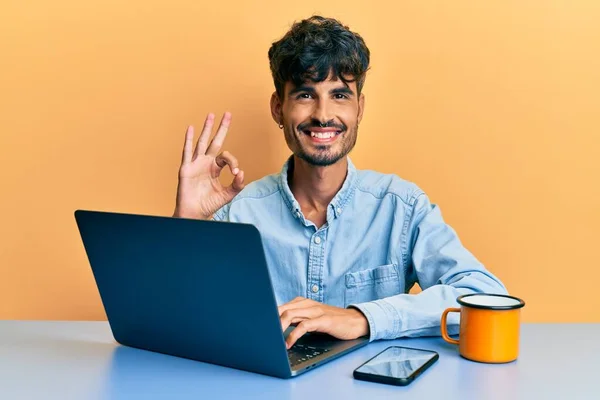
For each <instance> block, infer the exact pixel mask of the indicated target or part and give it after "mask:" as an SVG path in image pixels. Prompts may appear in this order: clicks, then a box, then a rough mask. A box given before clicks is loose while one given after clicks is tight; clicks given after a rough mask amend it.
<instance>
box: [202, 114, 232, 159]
mask: <svg viewBox="0 0 600 400" xmlns="http://www.w3.org/2000/svg"><path fill="white" fill-rule="evenodd" d="M230 123H231V113H229V112H226V113H225V114H223V118H222V119H221V124H220V125H219V130H217V133H216V134H215V137H214V138H213V140H212V141H211V142H210V146H208V150H207V151H206V154H208V155H212V156H214V155H217V154H218V153H219V151H220V150H221V146H222V145H223V142H224V141H225V136H227V130H228V129H229V125H230Z"/></svg>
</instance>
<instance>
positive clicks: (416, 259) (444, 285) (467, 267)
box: [349, 194, 507, 340]
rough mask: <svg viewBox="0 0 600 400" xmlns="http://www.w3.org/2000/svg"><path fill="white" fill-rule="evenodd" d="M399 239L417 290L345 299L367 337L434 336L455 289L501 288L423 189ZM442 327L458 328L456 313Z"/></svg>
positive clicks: (452, 303) (463, 291)
mask: <svg viewBox="0 0 600 400" xmlns="http://www.w3.org/2000/svg"><path fill="white" fill-rule="evenodd" d="M404 240H406V243H402V245H403V246H404V247H405V251H406V254H407V255H408V256H409V257H410V265H411V267H412V269H411V270H410V274H409V276H407V279H410V278H412V280H416V281H417V282H418V283H419V286H420V287H421V289H423V290H422V292H420V293H418V294H398V295H395V296H391V297H387V298H384V299H379V300H375V301H371V302H366V303H360V304H352V305H350V306H349V307H353V308H357V309H359V310H360V311H361V312H362V313H363V314H364V315H365V317H366V318H367V321H368V323H369V331H370V335H369V337H370V340H376V339H392V338H397V337H403V336H431V335H435V336H438V335H440V317H441V315H442V312H443V311H444V310H445V309H446V308H448V307H456V306H457V303H456V298H457V297H458V296H459V295H461V294H466V293H473V292H479V293H500V294H506V293H507V290H506V288H505V286H504V285H503V284H502V282H501V281H500V280H499V279H498V278H497V277H495V276H494V275H493V274H492V273H491V272H489V271H488V270H487V269H486V268H485V267H484V266H483V265H482V264H481V263H480V262H479V261H478V260H477V259H476V258H475V257H474V256H473V255H472V254H471V253H470V252H469V251H468V250H467V249H466V248H465V247H464V246H463V245H462V243H461V242H460V240H459V238H458V236H457V234H456V232H455V231H454V230H453V229H452V228H451V227H450V226H449V225H448V224H446V223H445V222H444V220H443V218H442V215H441V212H440V209H439V208H438V207H437V206H436V205H433V204H431V202H430V201H429V198H428V197H427V196H426V195H425V194H421V195H419V196H418V197H417V199H416V202H415V205H414V210H413V215H412V217H411V219H410V223H409V226H408V235H405V239H404ZM448 329H449V332H450V333H451V334H452V333H457V332H458V315H456V314H450V316H449V318H448Z"/></svg>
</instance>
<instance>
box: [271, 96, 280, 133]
mask: <svg viewBox="0 0 600 400" xmlns="http://www.w3.org/2000/svg"><path fill="white" fill-rule="evenodd" d="M282 107H283V105H282V104H281V100H279V96H278V95H277V91H275V92H273V94H272V95H271V116H272V117H273V121H275V123H276V124H277V125H280V124H282V123H283V121H282V115H283V113H282V110H281V109H282Z"/></svg>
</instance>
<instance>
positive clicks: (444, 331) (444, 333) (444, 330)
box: [441, 308, 460, 344]
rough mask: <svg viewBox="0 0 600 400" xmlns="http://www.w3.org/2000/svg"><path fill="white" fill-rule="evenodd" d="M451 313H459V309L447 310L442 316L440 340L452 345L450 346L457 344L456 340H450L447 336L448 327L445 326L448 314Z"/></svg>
mask: <svg viewBox="0 0 600 400" xmlns="http://www.w3.org/2000/svg"><path fill="white" fill-rule="evenodd" d="M451 312H457V313H460V308H447V309H446V310H445V311H444V312H443V314H442V326H441V329H442V338H444V340H445V341H446V342H448V343H452V344H458V340H456V339H452V338H451V337H450V336H449V335H448V326H447V321H446V320H447V318H448V313H451Z"/></svg>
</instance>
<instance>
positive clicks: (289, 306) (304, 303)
mask: <svg viewBox="0 0 600 400" xmlns="http://www.w3.org/2000/svg"><path fill="white" fill-rule="evenodd" d="M317 304H321V303H318V302H316V301H314V300H310V299H306V298H304V297H302V298H300V299H298V300H297V299H294V300H292V301H290V302H289V303H285V304H282V305H280V306H279V307H277V309H278V310H279V316H280V317H281V314H282V313H283V312H284V311H287V310H293V309H294V308H306V307H310V306H314V305H317Z"/></svg>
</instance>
